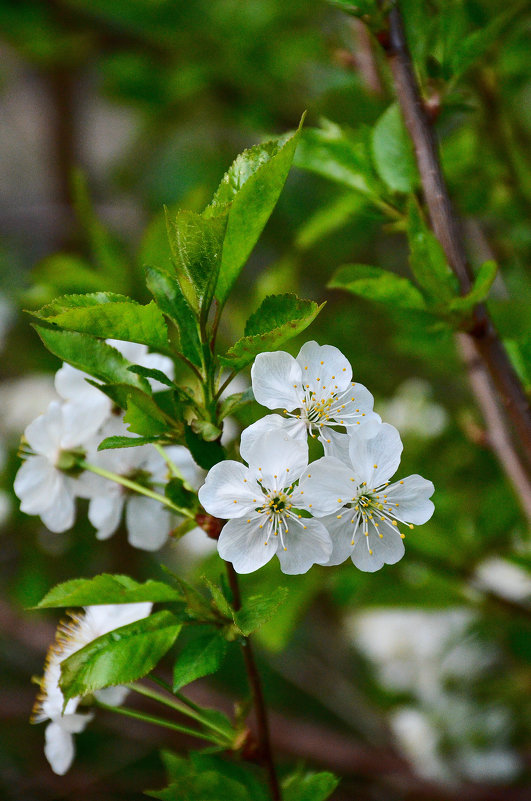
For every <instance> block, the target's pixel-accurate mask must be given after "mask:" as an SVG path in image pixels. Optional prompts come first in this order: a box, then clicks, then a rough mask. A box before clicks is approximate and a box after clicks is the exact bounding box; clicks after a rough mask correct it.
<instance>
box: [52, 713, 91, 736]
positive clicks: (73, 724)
mask: <svg viewBox="0 0 531 801" xmlns="http://www.w3.org/2000/svg"><path fill="white" fill-rule="evenodd" d="M93 717H94V715H93V714H92V713H89V714H87V715H81V714H79V713H77V712H76V713H73V714H70V715H69V714H66V713H65V714H64V715H63V716H62V718H61V723H60V725H61V726H62V727H63V729H65V731H68V732H70V734H79V732H81V731H84V729H85V728H86V726H87V724H88V723H90V721H91V720H92V718H93Z"/></svg>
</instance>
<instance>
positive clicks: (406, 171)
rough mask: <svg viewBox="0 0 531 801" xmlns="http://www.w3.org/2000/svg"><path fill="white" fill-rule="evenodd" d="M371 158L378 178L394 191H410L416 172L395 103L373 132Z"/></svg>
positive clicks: (409, 143)
mask: <svg viewBox="0 0 531 801" xmlns="http://www.w3.org/2000/svg"><path fill="white" fill-rule="evenodd" d="M371 144H372V155H373V158H374V164H375V166H376V170H377V171H378V175H379V176H380V178H381V179H382V180H383V181H385V183H386V184H387V186H388V187H389V189H391V190H392V191H393V192H412V191H413V190H414V189H415V187H416V186H417V184H418V171H417V163H416V161H415V155H414V153H413V147H412V145H411V139H410V138H409V136H408V134H407V131H406V127H405V125H404V121H403V119H402V115H401V113H400V108H399V106H398V103H392V104H391V105H390V106H389V107H388V108H387V109H386V110H385V111H384V113H383V114H382V116H381V117H380V118H379V119H378V121H377V122H376V125H375V126H374V128H373V130H372V139H371Z"/></svg>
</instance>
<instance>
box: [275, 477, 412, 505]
mask: <svg viewBox="0 0 531 801" xmlns="http://www.w3.org/2000/svg"><path fill="white" fill-rule="evenodd" d="M286 473H289V467H286ZM397 506H398V504H397Z"/></svg>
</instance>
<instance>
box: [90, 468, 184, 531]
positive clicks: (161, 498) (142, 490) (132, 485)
mask: <svg viewBox="0 0 531 801" xmlns="http://www.w3.org/2000/svg"><path fill="white" fill-rule="evenodd" d="M79 466H80V467H82V468H83V469H84V470H89V471H90V472H91V473H95V474H96V475H97V476H101V477H102V478H106V479H108V480H109V481H114V482H115V483H116V484H121V485H122V487H127V489H130V490H133V491H134V492H138V493H139V494H140V495H146V496H147V497H148V498H153V500H154V501H158V502H159V503H162V504H163V505H164V506H167V507H168V508H169V509H171V510H172V511H173V512H177V514H180V515H184V516H185V517H189V518H190V519H191V520H193V519H194V515H193V514H192V513H191V512H190V510H189V509H181V508H180V507H179V506H176V505H175V504H174V503H172V502H171V501H170V499H169V498H166V496H165V495H160V493H158V492H154V491H153V490H150V489H148V488H147V487H143V486H142V485H141V484H137V482H136V481H131V479H129V478H126V477H125V476H120V475H119V474H118V473H113V472H112V471H111V470H105V469H104V468H103V467H97V466H96V465H94V464H90V463H89V462H84V461H81V462H80V463H79Z"/></svg>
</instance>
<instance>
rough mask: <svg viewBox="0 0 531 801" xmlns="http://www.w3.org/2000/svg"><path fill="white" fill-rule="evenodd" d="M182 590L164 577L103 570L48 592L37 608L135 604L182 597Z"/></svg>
mask: <svg viewBox="0 0 531 801" xmlns="http://www.w3.org/2000/svg"><path fill="white" fill-rule="evenodd" d="M182 600H183V596H182V593H180V592H179V590H177V589H175V588H174V587H170V585H169V584H165V583H164V582H162V581H152V580H151V579H149V580H148V581H145V582H144V583H143V584H139V582H138V581H135V580H134V579H132V578H129V576H123V575H120V574H114V575H111V574H110V573H101V574H100V575H99V576H94V578H90V579H71V580H70V581H65V582H63V583H62V584H57V585H56V586H55V587H54V588H53V589H51V590H50V591H49V592H47V593H46V595H45V596H44V598H43V599H42V601H39V603H38V604H37V606H36V607H34V608H35V609H55V608H57V607H66V606H91V605H97V604H133V603H141V602H142V601H152V602H153V603H156V602H157V601H182Z"/></svg>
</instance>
